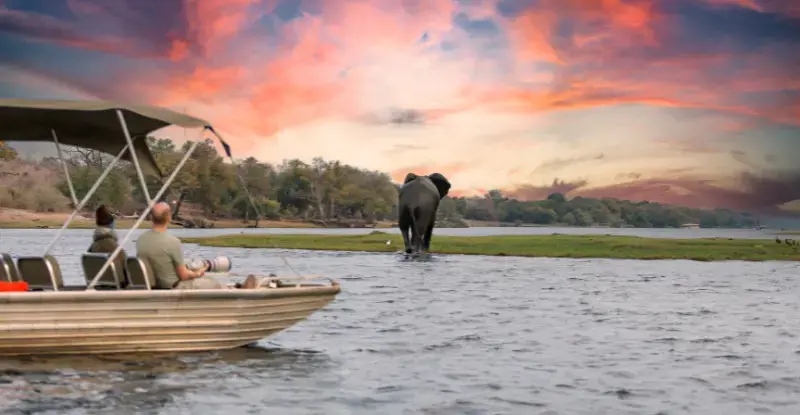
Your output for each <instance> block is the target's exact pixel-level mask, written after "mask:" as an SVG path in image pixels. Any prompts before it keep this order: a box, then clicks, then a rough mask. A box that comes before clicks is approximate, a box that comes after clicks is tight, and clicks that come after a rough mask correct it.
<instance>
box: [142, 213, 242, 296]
mask: <svg viewBox="0 0 800 415" xmlns="http://www.w3.org/2000/svg"><path fill="white" fill-rule="evenodd" d="M150 220H151V221H152V222H153V226H152V228H151V229H150V230H149V231H147V232H145V233H144V234H142V236H140V237H139V240H137V241H136V251H137V255H138V257H139V258H141V259H142V260H144V261H146V262H147V263H148V264H150V267H151V268H152V270H153V274H154V275H155V279H156V287H157V288H164V289H181V290H214V289H221V288H223V287H222V284H220V283H219V281H217V280H215V279H214V278H211V277H206V276H205V272H206V270H207V269H208V266H206V267H203V269H201V270H198V271H192V270H190V269H189V268H187V267H186V264H185V263H184V259H183V249H182V248H181V241H180V240H178V238H176V237H174V236H172V235H170V234H168V233H167V228H168V227H169V224H170V222H171V220H172V209H171V208H170V206H169V204H167V203H166V202H159V203H157V204H156V205H155V206H153V210H151V211H150ZM256 286H257V281H256V278H255V277H254V276H249V277H248V278H247V280H246V281H245V283H244V285H243V286H242V288H255V287H256Z"/></svg>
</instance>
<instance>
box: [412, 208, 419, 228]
mask: <svg viewBox="0 0 800 415" xmlns="http://www.w3.org/2000/svg"><path fill="white" fill-rule="evenodd" d="M410 216H411V229H413V230H414V232H416V231H417V218H419V206H416V207H414V208H413V209H411V215H410Z"/></svg>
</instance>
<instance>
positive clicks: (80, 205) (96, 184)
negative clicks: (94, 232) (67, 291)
mask: <svg viewBox="0 0 800 415" xmlns="http://www.w3.org/2000/svg"><path fill="white" fill-rule="evenodd" d="M126 151H128V145H127V144H126V145H125V147H122V151H120V152H119V154H117V156H116V157H114V160H111V163H109V164H108V166H107V167H106V169H105V170H104V171H103V173H102V174H100V177H98V178H97V181H96V182H94V185H92V187H91V188H90V189H89V191H88V192H87V193H86V196H84V197H83V200H81V202H80V203H78V206H75V210H73V211H72V214H71V215H69V218H67V221H66V222H64V225H62V226H61V229H59V230H58V233H57V234H56V236H55V237H54V238H53V240H52V241H50V243H49V244H48V245H47V248H45V250H44V254H42V255H43V256H44V255H47V254H49V253H50V250H51V249H52V248H53V246H54V245H55V243H56V242H58V239H59V238H61V234H63V233H64V230H65V229H67V226H69V223H70V222H72V219H75V216H77V215H78V212H80V211H81V209H83V206H84V205H85V204H86V203H87V202H89V198H91V197H92V195H94V192H96V191H97V188H99V187H100V184H101V183H103V180H105V178H106V176H108V174H109V173H111V170H112V169H113V168H114V166H116V165H117V163H118V162H119V160H120V159H121V158H122V155H123V154H125V152H126Z"/></svg>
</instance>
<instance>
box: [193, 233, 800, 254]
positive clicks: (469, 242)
mask: <svg viewBox="0 0 800 415" xmlns="http://www.w3.org/2000/svg"><path fill="white" fill-rule="evenodd" d="M182 240H183V241H184V242H187V243H196V244H200V245H203V246H214V247H238V248H284V249H308V250H324V251H367V252H396V251H398V250H401V249H402V248H403V240H402V238H401V237H400V235H391V234H387V233H383V232H379V231H375V232H372V233H371V234H368V235H311V234H305V235H221V236H216V237H208V238H182ZM387 240H390V241H392V243H391V244H390V245H386V241H387ZM431 252H433V253H442V254H463V255H492V256H524V257H554V258H619V259H691V260H696V261H724V260H746V261H768V260H783V261H800V252H798V251H795V249H794V248H792V247H789V246H786V245H784V244H780V245H778V244H776V243H775V242H774V241H772V240H752V239H750V240H748V239H727V238H713V239H655V238H640V237H634V236H589V235H504V236H436V235H434V237H433V243H432V246H431Z"/></svg>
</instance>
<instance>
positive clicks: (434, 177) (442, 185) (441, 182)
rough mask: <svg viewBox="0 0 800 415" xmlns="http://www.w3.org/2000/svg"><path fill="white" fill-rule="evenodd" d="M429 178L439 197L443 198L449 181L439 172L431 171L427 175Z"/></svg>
mask: <svg viewBox="0 0 800 415" xmlns="http://www.w3.org/2000/svg"><path fill="white" fill-rule="evenodd" d="M428 178H429V179H431V181H432V182H433V185H434V186H436V189H437V190H439V198H441V199H444V197H445V196H447V193H448V192H449V191H450V182H449V181H448V180H447V178H446V177H444V175H442V174H441V173H433V174H431V175H429V176H428Z"/></svg>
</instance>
